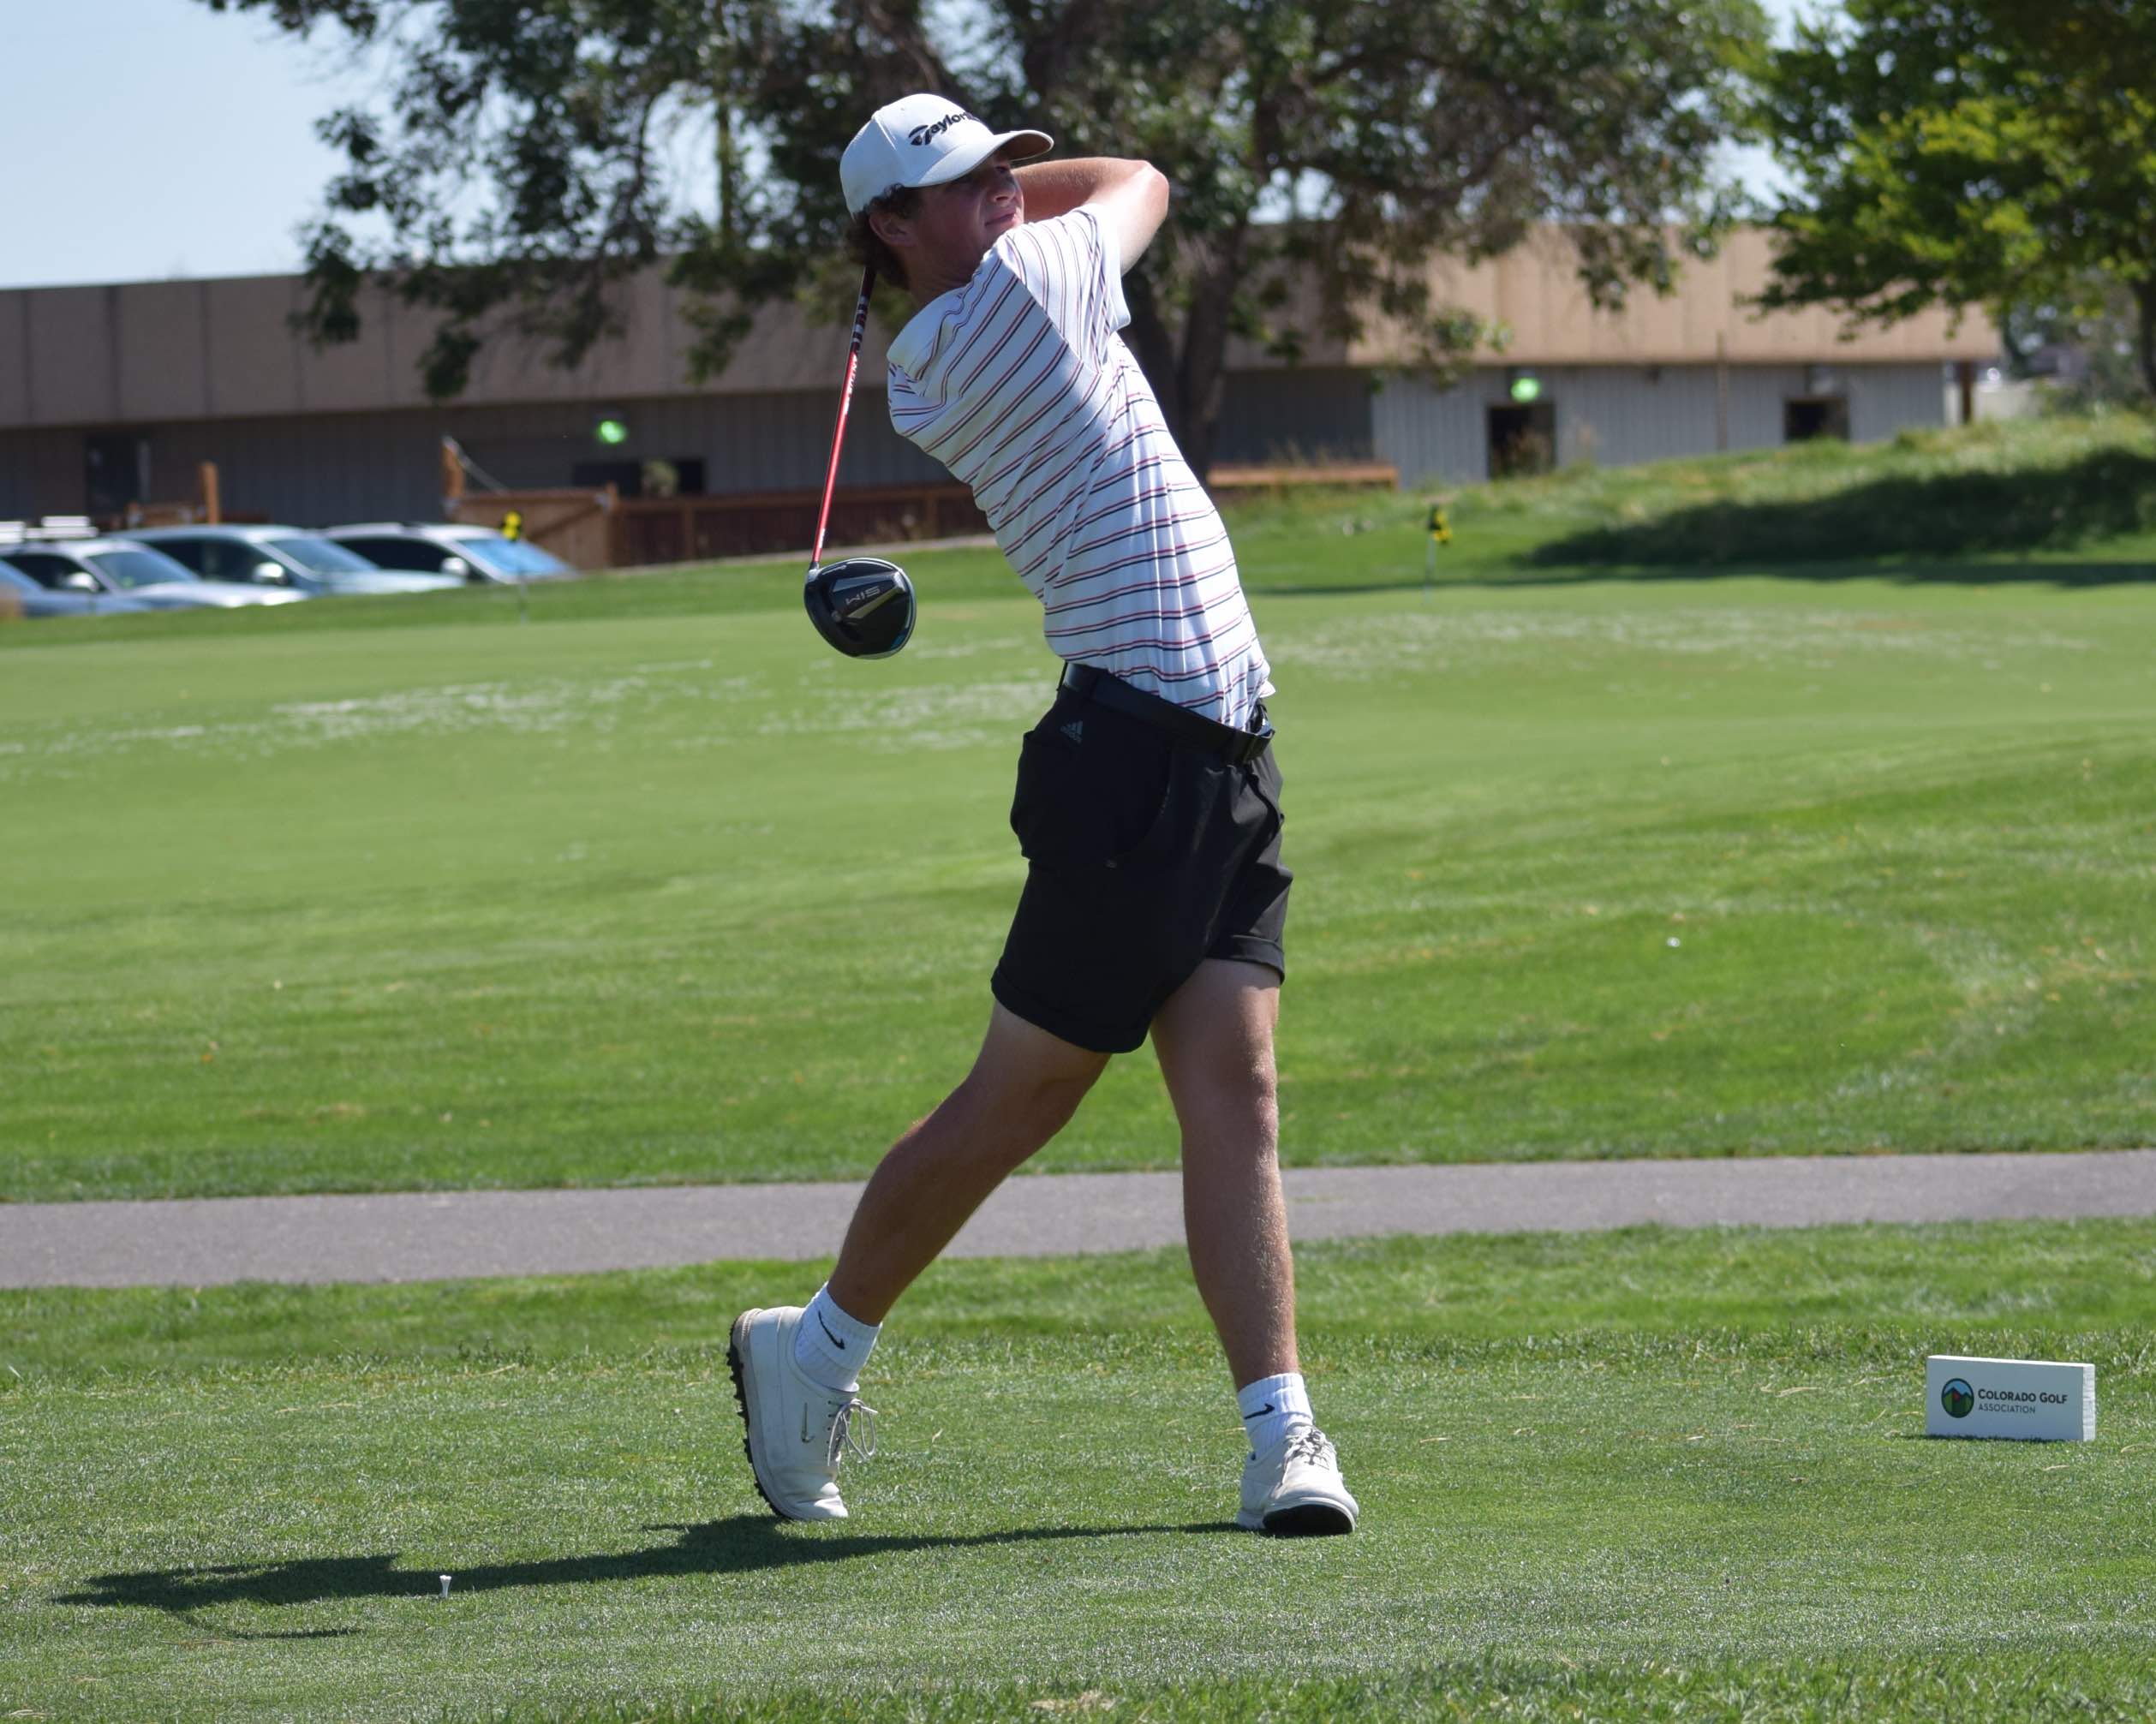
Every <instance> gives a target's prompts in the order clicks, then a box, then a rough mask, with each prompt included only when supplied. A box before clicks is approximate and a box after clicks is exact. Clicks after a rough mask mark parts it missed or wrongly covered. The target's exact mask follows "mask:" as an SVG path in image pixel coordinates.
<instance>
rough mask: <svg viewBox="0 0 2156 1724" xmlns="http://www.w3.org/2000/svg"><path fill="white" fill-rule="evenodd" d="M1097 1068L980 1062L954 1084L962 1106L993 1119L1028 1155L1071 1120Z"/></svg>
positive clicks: (985, 1117)
mask: <svg viewBox="0 0 2156 1724" xmlns="http://www.w3.org/2000/svg"><path fill="white" fill-rule="evenodd" d="M1099 1076H1100V1072H1099V1071H1098V1070H1091V1071H1087V1070H1078V1071H1070V1070H1061V1071H1057V1070H1047V1071H1042V1070H1032V1071H995V1070H994V1069H992V1068H991V1067H989V1066H988V1065H987V1064H986V1063H985V1062H983V1064H982V1065H976V1066H975V1067H974V1068H973V1070H972V1071H970V1072H968V1073H967V1074H966V1077H965V1082H964V1083H960V1084H959V1090H958V1093H959V1096H961V1097H962V1098H964V1102H965V1106H966V1107H968V1108H969V1109H970V1110H971V1111H972V1112H974V1113H976V1114H978V1115H980V1116H981V1117H982V1118H983V1119H989V1120H993V1121H995V1122H997V1123H998V1124H1000V1125H1001V1127H1002V1128H1003V1135H1007V1136H1009V1137H1011V1138H1012V1140H1013V1141H1014V1142H1021V1143H1023V1144H1024V1152H1023V1153H1024V1154H1027V1155H1030V1154H1032V1153H1033V1151H1034V1150H1036V1149H1037V1148H1040V1147H1041V1146H1042V1144H1043V1143H1045V1142H1048V1139H1049V1138H1051V1137H1053V1136H1055V1134H1056V1133H1057V1132H1059V1131H1060V1130H1062V1129H1063V1128H1064V1127H1065V1126H1066V1125H1067V1124H1070V1123H1071V1116H1072V1114H1074V1113H1077V1112H1078V1103H1079V1102H1081V1101H1084V1099H1085V1095H1086V1092H1087V1091H1088V1090H1089V1089H1091V1088H1092V1087H1093V1082H1094V1080H1095V1079H1096V1077H1099Z"/></svg>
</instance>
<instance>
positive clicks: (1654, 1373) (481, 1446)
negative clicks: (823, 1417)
mask: <svg viewBox="0 0 2156 1724" xmlns="http://www.w3.org/2000/svg"><path fill="white" fill-rule="evenodd" d="M813 1275H814V1272H813V1271H811V1270H808V1269H805V1268H798V1267H797V1268H780V1267H778V1266H761V1267H757V1266H746V1267H732V1268H712V1269H702V1270H696V1271H683V1272H676V1273H669V1274H646V1275H635V1276H608V1277H598V1278H592V1279H588V1280H554V1281H530V1282H498V1283H483V1284H461V1285H441V1286H418V1287H401V1288H366V1289H357V1288H337V1289H322V1290H314V1291H301V1290H293V1289H281V1288H264V1287H238V1288H229V1289H220V1290H210V1291H202V1292H118V1293H113V1292H97V1293H90V1292H50V1293H36V1294H30V1295H24V1294H19V1293H18V1294H9V1295H8V1296H7V1297H6V1307H7V1317H8V1321H7V1323H6V1325H5V1331H4V1333H5V1337H6V1338H5V1339H4V1340H3V1341H0V1713H4V1714H5V1715H10V1716H28V1717H52V1718H59V1717H68V1718H76V1717H113V1718H134V1717H142V1716H148V1715H155V1716H159V1717H172V1718H217V1719H248V1718H256V1717H262V1718H267V1717H272V1716H290V1715H336V1716H340V1717H384V1716H410V1715H427V1716H434V1715H449V1716H452V1717H463V1716H472V1715H487V1716H493V1715H498V1713H499V1710H500V1709H507V1710H508V1711H509V1712H510V1713H511V1715H515V1716H519V1717H559V1716H579V1717H594V1718H595V1717H606V1718H617V1717H618V1718H623V1719H628V1718H643V1717H649V1716H653V1715H664V1716H677V1715H696V1716H707V1717H730V1718H731V1717H741V1718H763V1717H778V1718H790V1719H803V1720H807V1719H814V1718H821V1717H828V1716H844V1717H849V1718H875V1717H887V1716H950V1717H963V1718H992V1717H1000V1718H1008V1717H1030V1716H1033V1715H1036V1710H1038V1711H1043V1712H1045V1711H1052V1710H1056V1709H1065V1710H1085V1709H1095V1710H1097V1709H1102V1708H1104V1707H1105V1706H1107V1705H1108V1704H1109V1703H1114V1705H1115V1707H1116V1710H1115V1713H1114V1715H1115V1716H1116V1717H1119V1718H1131V1717H1138V1718H1185V1717H1224V1716H1247V1715H1259V1714H1260V1713H1261V1711H1263V1713H1264V1714H1265V1715H1270V1716H1274V1717H1278V1718H1283V1719H1287V1718H1293V1719H1302V1718H1310V1719H1317V1718H1327V1717H1338V1716H1341V1715H1348V1714H1351V1713H1365V1712H1370V1711H1382V1712H1387V1713H1413V1714H1419V1715H1430V1716H1438V1717H1447V1718H1449V1717H1455V1716H1459V1717H1465V1716H1470V1715H1475V1716H1486V1715H1494V1716H1500V1717H1506V1718H1537V1719H1542V1718H1552V1719H1555V1718H1578V1717H1593V1718H1626V1719H1630V1718H1663V1717H1671V1718H1675V1717H1683V1718H1700V1717H1708V1718H1723V1717H1728V1718H1737V1717H1742V1718H1745V1719H1753V1720H1756V1719H1763V1718H1773V1719H1796V1718H1821V1717H1849V1718H1866V1719H1878V1718H1908V1719H1928V1718H1935V1717H1938V1716H1941V1715H1956V1716H1961V1717H1968V1718H1996V1717H2002V1716H2008V1715H2011V1716H2016V1717H2043V1716H2058V1717H2069V1716H2070V1717H2075V1718H2091V1717H2099V1718H2119V1719H2127V1718H2134V1717H2141V1716H2146V1715H2147V1714H2148V1712H2149V1711H2150V1709H2151V1708H2152V1707H2156V1678H2152V1676H2151V1671H2152V1668H2156V1517H2152V1515H2151V1513H2150V1509H2151V1496H2150V1487H2149V1480H2150V1477H2151V1471H2150V1462H2151V1459H2152V1457H2156V1394H2153V1393H2152V1377H2151V1372H2150V1363H2149V1359H2150V1355H2149V1345H2148V1336H2149V1334H2150V1333H2151V1332H2152V1327H2153V1326H2156V1223H2148V1222H2105V1223H2084V1224H2080V1225H2068V1224H2040V1225H2019V1224H2013V1225H1994V1226H1957V1227H1934V1228H1919V1229H1902V1228H1852V1229H1828V1230H1821V1231H1819V1232H1795V1233H1789V1232H1784V1233H1773V1232H1717V1233H1695V1234H1669V1233H1663V1232H1652V1231H1646V1232H1632V1233H1624V1234H1618V1235H1615V1236H1602V1237H1597V1238H1579V1237H1570V1238H1567V1237H1542V1238H1510V1239H1502V1240H1492V1239H1475V1238H1463V1239H1454V1240H1448V1241H1442V1242H1406V1241H1395V1242H1388V1243H1385V1244H1372V1245H1363V1246H1345V1245H1343V1246H1329V1247H1322V1248H1317V1249H1312V1250H1308V1251H1306V1252H1305V1253H1304V1254H1303V1274H1302V1280H1303V1284H1304V1291H1305V1330H1306V1336H1307V1342H1308V1347H1307V1363H1308V1364H1309V1367H1310V1369H1311V1379H1312V1385H1313V1393H1314V1394H1315V1396H1316V1399H1317V1405H1318V1408H1319V1411H1320V1414H1321V1417H1323V1420H1324V1422H1325V1423H1326V1425H1327V1427H1328V1429H1329V1430H1330V1431H1331V1432H1332V1434H1333V1435H1335V1437H1336V1438H1337V1439H1338V1440H1339V1441H1340V1443H1341V1449H1342V1452H1343V1454H1344V1456H1345V1459H1346V1463H1347V1467H1348V1469H1349V1478H1350V1482H1351V1483H1352V1484H1353V1487H1354V1488H1355V1489H1356V1491H1357V1492H1358V1494H1359V1495H1360V1497H1361V1499H1362V1501H1363V1503H1364V1506H1365V1525H1364V1527H1363V1529H1362V1530H1361V1531H1359V1533H1358V1534H1357V1535H1356V1536H1354V1537H1353V1539H1348V1540H1329V1541H1317V1542H1304V1543H1300V1544H1279V1543H1271V1542H1266V1541H1263V1540H1259V1539H1257V1538H1253V1537H1251V1536H1249V1535H1245V1534H1238V1533H1235V1532H1233V1531H1232V1530H1228V1529H1227V1527H1226V1526H1225V1525H1224V1524H1223V1523H1224V1522H1225V1520H1226V1518H1227V1514H1228V1512H1229V1511H1230V1508H1231V1506H1232V1492H1233V1481H1234V1478H1235V1474H1236V1469H1237V1466H1238V1465H1239V1448H1240V1441H1239V1432H1238V1430H1237V1428H1236V1425H1235V1423H1234V1417H1233V1405H1232V1402H1231V1400H1230V1399H1229V1395H1228V1393H1227V1385H1226V1383H1225V1381H1224V1377H1223V1374H1222V1372H1221V1369H1220V1367H1219V1364H1218V1363H1217V1358H1216V1357H1215V1354H1214V1352H1213V1350H1212V1348H1211V1345H1210V1344H1209V1338H1208V1336H1207V1335H1206V1333H1205V1331H1204V1325H1203V1319H1202V1316H1201V1315H1200V1313H1199V1310H1198V1308H1197V1303H1196V1300H1195V1297H1194V1296H1193V1295H1192V1294H1191V1291H1190V1287H1189V1283H1188V1277H1187V1273H1186V1270H1185V1269H1184V1268H1183V1266H1182V1264H1181V1263H1180V1261H1179V1260H1178V1259H1177V1257H1176V1256H1174V1254H1166V1253H1163V1254H1159V1255H1154V1256H1140V1257H1127V1258H1117V1259H1093V1260H1077V1261H1065V1262H1055V1261H1050V1262H1033V1263H1012V1262H972V1263H950V1264H945V1265H941V1266H940V1267H939V1268H936V1269H935V1271H934V1272H932V1274H931V1275H930V1276H929V1279H928V1280H926V1281H925V1282H924V1283H923V1286H922V1287H921V1288H920V1289H919V1290H918V1291H917V1295H916V1296H915V1297H912V1298H911V1299H909V1301H908V1302H907V1303H906V1305H905V1307H904V1309H903V1311H902V1313H901V1315H900V1319H899V1321H898V1322H896V1323H894V1324H893V1328H892V1339H891V1340H890V1342H889V1343H888V1344H887V1349H886V1350H885V1351H882V1352H881V1353H880V1354H879V1356H878V1358H877V1360H876V1361H875V1365H874V1367H873V1369H872V1370H871V1373H870V1377H871V1381H870V1383H869V1399H871V1400H872V1401H873V1402H874V1403H875V1405H877V1406H878V1407H879V1408H880V1409H881V1433H880V1435H881V1448H882V1453H881V1456H880V1457H879V1459H877V1460H876V1461H875V1462H874V1463H873V1464H872V1465H868V1466H866V1467H863V1468H860V1469H858V1470H854V1471H852V1472H851V1474H850V1477H851V1484H850V1487H849V1494H850V1495H851V1498H852V1501H853V1506H854V1509H855V1518H854V1519H852V1520H851V1522H849V1523H847V1524H845V1525H842V1526H828V1527H809V1528H804V1527H781V1526H779V1525H777V1524H773V1523H771V1522H769V1521H768V1520H767V1519H766V1518H764V1517H763V1516H762V1515H761V1512H759V1508H758V1505H757V1503H756V1501H755V1497H754V1494H753V1493H752V1490H751V1488H750V1483H749V1480H748V1476H747V1473H746V1470H745V1468H744V1465H743V1464H742V1463H741V1461H740V1459H739V1452H738V1445H737V1433H738V1424H737V1423H735V1421H734V1419H733V1417H732V1408H731V1395H730V1388H729V1385H728V1383H727V1381H726V1365H725V1358H724V1341H723V1337H724V1333H725V1329H726V1322H727V1321H728V1319H729V1318H730V1317H731V1315H732V1312H733V1311H734V1310H735V1309H737V1308H738V1306H739V1305H740V1304H742V1303H749V1302H750V1301H767V1300H770V1299H773V1298H778V1297H795V1296H797V1295H798V1294H800V1293H801V1292H806V1291H807V1289H808V1287H809V1285H810V1284H811V1283H812V1281H813ZM1926 1351H1974V1352H1985V1353H1995V1352H2016V1353H2026V1354H2033V1355H2035V1356H2040V1357H2067V1358H2079V1359H2087V1360H2091V1361H2093V1363H2095V1364H2096V1366H2097V1370H2098V1404H2099V1406H2098V1417H2099V1424H2098V1441H2095V1442H2093V1443H2090V1444H2086V1445H2082V1444H2071V1445H2037V1444H2017V1443H1990V1444H1980V1443H1952V1442H1930V1441H1921V1440H1920V1439H1919V1438H1918V1437H1917V1435H1916V1433H1917V1432H1918V1431H1919V1430H1920V1429H1921V1425H1922V1411H1921V1400H1922V1382H1923V1376H1922V1364H1921V1358H1922V1355H1923V1354H1924V1353H1925V1352H1926ZM441 1572H448V1573H450V1574H451V1575H452V1576H453V1577H454V1580H453V1584H452V1590H451V1596H450V1597H449V1599H448V1600H447V1601H446V1602H445V1601H444V1600H442V1599H441V1598H440V1597H439V1596H438V1594H439V1588H438V1585H437V1583H436V1580H435V1576H436V1575H437V1574H439V1573H441ZM1089 1695H1090V1699H1086V1698H1084V1697H1087V1696H1089ZM1042 1701H1049V1702H1054V1703H1058V1704H1057V1705H1055V1706H1049V1707H1037V1705H1036V1703H1038V1702H1042Z"/></svg>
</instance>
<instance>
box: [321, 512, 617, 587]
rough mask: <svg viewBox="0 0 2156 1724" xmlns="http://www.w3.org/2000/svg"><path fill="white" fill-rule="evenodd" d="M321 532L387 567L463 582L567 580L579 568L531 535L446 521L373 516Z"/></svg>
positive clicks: (325, 536)
mask: <svg viewBox="0 0 2156 1724" xmlns="http://www.w3.org/2000/svg"><path fill="white" fill-rule="evenodd" d="M322 536H323V537H324V538H325V539H333V540H336V541H337V543H338V544H339V545H342V546H345V547H346V548H347V549H348V550H352V551H356V552H359V553H360V555H361V556H362V557H364V558H367V559H368V560H369V561H370V562H373V563H379V564H381V565H382V567H383V568H385V569H409V570H420V571H422V572H425V573H427V574H434V575H453V576H456V577H457V579H458V580H460V581H497V582H510V581H566V580H572V579H574V578H575V576H576V570H575V569H573V568H571V567H570V565H569V564H566V563H564V562H563V561H562V560H561V558H558V557H557V556H555V555H554V553H553V552H551V551H542V550H540V548H539V546H536V545H535V544H533V543H532V542H531V541H530V540H528V539H511V538H509V537H507V536H506V535H505V534H500V533H497V532H496V531H495V530H494V529H493V528H491V527H472V526H467V525H465V524H463V522H447V521H370V522H364V523H362V524H357V525H354V526H350V527H325V528H323V529H322Z"/></svg>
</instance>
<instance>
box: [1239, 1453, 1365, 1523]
mask: <svg viewBox="0 0 2156 1724" xmlns="http://www.w3.org/2000/svg"><path fill="white" fill-rule="evenodd" d="M1359 1512H1360V1511H1359V1509H1358V1507H1357V1506H1356V1502H1355V1499H1354V1498H1353V1497H1352V1496H1350V1495H1349V1494H1347V1484H1346V1483H1345V1482H1343V1481H1342V1479H1341V1476H1340V1457H1339V1455H1338V1454H1336V1453H1334V1450H1333V1446H1332V1444H1331V1443H1330V1442H1329V1441H1327V1440H1326V1436H1325V1433H1324V1432H1323V1431H1321V1430H1320V1429H1317V1426H1316V1425H1304V1426H1302V1427H1301V1428H1300V1429H1296V1430H1291V1431H1290V1432H1289V1433H1288V1434H1287V1435H1286V1436H1284V1437H1282V1438H1281V1440H1280V1441H1278V1442H1276V1443H1275V1444H1274V1445H1273V1446H1272V1447H1270V1448H1269V1449H1267V1450H1266V1451H1265V1453H1263V1454H1253V1455H1252V1456H1251V1458H1250V1459H1248V1460H1246V1461H1245V1462H1244V1463H1243V1506H1242V1509H1241V1512H1239V1513H1238V1514H1237V1515H1236V1517H1235V1524H1236V1525H1238V1526H1239V1527H1244V1528H1246V1529H1247V1530H1250V1531H1251V1532H1269V1533H1271V1534H1273V1535H1274V1536H1275V1537H1278V1538H1322V1537H1324V1536H1327V1535H1328V1534H1333V1533H1342V1532H1353V1531H1354V1530H1355V1517H1356V1515H1357V1514H1358V1513H1359Z"/></svg>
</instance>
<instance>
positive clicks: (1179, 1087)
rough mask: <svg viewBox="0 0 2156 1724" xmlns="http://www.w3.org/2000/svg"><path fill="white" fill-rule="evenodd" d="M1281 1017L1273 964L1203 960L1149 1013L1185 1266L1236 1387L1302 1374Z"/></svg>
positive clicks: (1222, 959) (1278, 981)
mask: <svg viewBox="0 0 2156 1724" xmlns="http://www.w3.org/2000/svg"><path fill="white" fill-rule="evenodd" d="M1279 1017H1280V978H1279V977H1278V976H1276V975H1274V973H1273V972H1272V971H1271V970H1269V969H1267V968H1266V967H1265V966H1264V965H1263V964H1261V963H1236V962H1233V961H1232V960H1229V959H1226V958H1208V959H1207V960H1206V961H1205V962H1204V963H1201V964H1199V965H1198V967H1197V971H1196V972H1195V973H1194V974H1193V975H1191V979H1190V980H1189V981H1186V982H1185V983H1184V984H1183V986H1182V987H1180V988H1178V989H1177V990H1176V992H1175V993H1174V994H1173V995H1172V996H1170V998H1169V999H1168V1004H1167V1005H1164V1006H1162V1008H1161V1010H1160V1011H1159V1012H1158V1013H1157V1014H1156V1016H1155V1017H1154V1019H1153V1049H1154V1052H1155V1053H1156V1054H1158V1055H1159V1057H1160V1062H1161V1075H1162V1077H1165V1078H1166V1079H1167V1080H1168V1095H1169V1096H1170V1097H1171V1098H1172V1099H1173V1100H1174V1103H1175V1118H1176V1120H1177V1122H1178V1123H1179V1124H1180V1125H1181V1127H1182V1130H1183V1226H1184V1231H1185V1232H1186V1234H1187V1235H1188V1237H1189V1241H1190V1251H1191V1274H1193V1275H1195V1276H1196V1277H1197V1291H1198V1294H1199V1297H1202V1298H1203V1300H1204V1301H1205V1309H1206V1310H1207V1312H1208V1313H1209V1315H1211V1317H1212V1319H1213V1327H1215V1329H1216V1330H1218V1331H1219V1332H1220V1338H1221V1349H1222V1351H1225V1352H1226V1353H1227V1365H1228V1369H1229V1370H1230V1371H1231V1372H1232V1373H1233V1375H1234V1378H1235V1382H1236V1386H1237V1387H1241V1386H1242V1385H1243V1384H1245V1383H1248V1382H1254V1381H1257V1379H1258V1378H1260V1377H1269V1376H1277V1375H1281V1374H1282V1373H1284V1372H1289V1371H1293V1370H1297V1369H1300V1367H1299V1365H1298V1363H1297V1362H1296V1357H1295V1265H1294V1260H1293V1256H1292V1255H1291V1254H1290V1251H1289V1248H1288V1243H1287V1202H1286V1201H1285V1200H1284V1199H1283V1198H1282V1197H1281V1186H1280V1160H1279V1146H1280V1109H1279V1105H1278V1102H1277V1101H1276V1099H1275V1079H1274V1072H1273V1027H1274V1025H1275V1023H1276V1022H1277V1021H1278V1019H1279Z"/></svg>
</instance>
